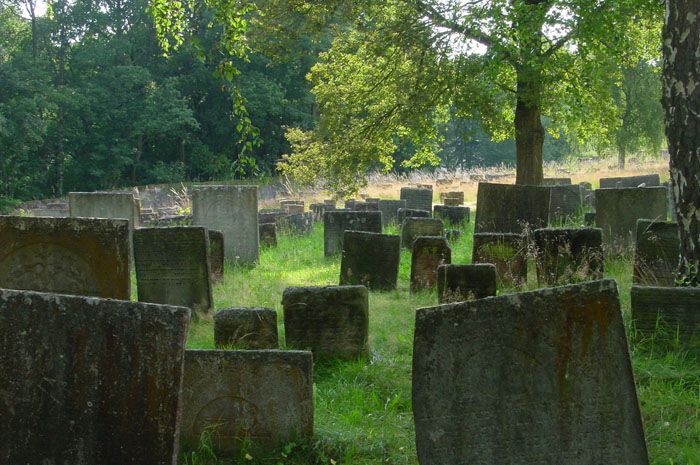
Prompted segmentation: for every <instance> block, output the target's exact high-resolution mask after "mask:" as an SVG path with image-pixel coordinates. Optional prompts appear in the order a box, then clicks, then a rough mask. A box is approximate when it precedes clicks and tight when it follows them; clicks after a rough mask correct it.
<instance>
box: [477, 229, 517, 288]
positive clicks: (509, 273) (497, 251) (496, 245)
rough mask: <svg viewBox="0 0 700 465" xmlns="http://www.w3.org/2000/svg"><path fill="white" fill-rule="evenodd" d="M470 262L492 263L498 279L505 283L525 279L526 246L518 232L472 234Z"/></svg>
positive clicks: (514, 283)
mask: <svg viewBox="0 0 700 465" xmlns="http://www.w3.org/2000/svg"><path fill="white" fill-rule="evenodd" d="M472 262H473V263H492V264H494V265H495V266H496V273H497V275H498V280H499V281H500V282H502V283H504V284H506V285H520V284H522V283H523V282H525V281H527V246H526V244H525V238H524V237H523V236H522V235H520V234H499V233H477V234H474V246H473V249H472Z"/></svg>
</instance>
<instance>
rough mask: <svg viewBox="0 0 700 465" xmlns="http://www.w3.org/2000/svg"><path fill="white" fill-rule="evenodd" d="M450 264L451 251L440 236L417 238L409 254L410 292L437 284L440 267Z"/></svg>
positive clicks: (445, 240)
mask: <svg viewBox="0 0 700 465" xmlns="http://www.w3.org/2000/svg"><path fill="white" fill-rule="evenodd" d="M450 263H452V249H451V248H450V244H448V243H447V239H446V238H444V237H442V236H439V237H438V236H432V237H431V236H419V237H417V238H416V240H415V241H414V242H413V248H412V253H411V291H412V292H417V291H420V290H424V289H430V288H432V287H434V286H435V285H436V284H437V278H438V276H437V270H438V267H439V266H440V265H449V264H450Z"/></svg>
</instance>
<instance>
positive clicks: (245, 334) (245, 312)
mask: <svg viewBox="0 0 700 465" xmlns="http://www.w3.org/2000/svg"><path fill="white" fill-rule="evenodd" d="M214 344H215V345H216V348H217V349H223V348H228V347H235V348H237V349H278V348H279V339H278V337H277V312H275V310H274V309H272V308H260V307H235V308H225V309H222V310H219V311H218V312H216V315H214Z"/></svg>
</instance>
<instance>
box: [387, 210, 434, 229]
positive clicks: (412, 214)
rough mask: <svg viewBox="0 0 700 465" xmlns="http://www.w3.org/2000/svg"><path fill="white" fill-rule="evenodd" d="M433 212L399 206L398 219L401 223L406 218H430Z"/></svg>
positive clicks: (400, 223)
mask: <svg viewBox="0 0 700 465" xmlns="http://www.w3.org/2000/svg"><path fill="white" fill-rule="evenodd" d="M430 216H431V213H430V212H429V211H427V210H414V209H412V208H399V210H398V211H397V212H396V219H397V223H398V224H399V225H402V224H403V220H405V219H406V218H430Z"/></svg>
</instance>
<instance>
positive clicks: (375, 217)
mask: <svg viewBox="0 0 700 465" xmlns="http://www.w3.org/2000/svg"><path fill="white" fill-rule="evenodd" d="M345 231H364V232H374V233H381V232H382V214H381V212H353V211H334V212H326V213H324V214H323V253H324V255H325V256H326V257H330V256H333V255H337V254H340V253H342V251H343V234H344V233H345Z"/></svg>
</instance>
